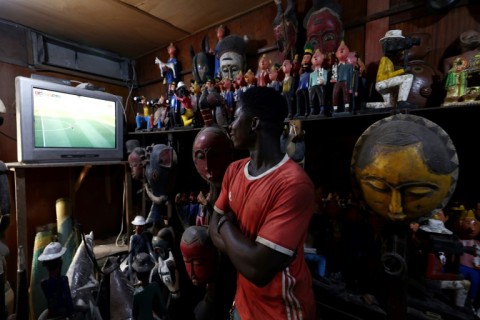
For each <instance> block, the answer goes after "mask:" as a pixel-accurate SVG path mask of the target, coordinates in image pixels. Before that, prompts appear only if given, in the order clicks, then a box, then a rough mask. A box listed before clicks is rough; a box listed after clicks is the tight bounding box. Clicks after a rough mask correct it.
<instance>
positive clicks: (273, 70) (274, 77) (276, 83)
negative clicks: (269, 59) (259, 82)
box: [267, 64, 282, 92]
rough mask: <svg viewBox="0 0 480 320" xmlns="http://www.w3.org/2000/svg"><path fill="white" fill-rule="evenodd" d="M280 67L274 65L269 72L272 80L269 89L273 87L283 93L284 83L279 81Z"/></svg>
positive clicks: (268, 85)
mask: <svg viewBox="0 0 480 320" xmlns="http://www.w3.org/2000/svg"><path fill="white" fill-rule="evenodd" d="M279 70H280V66H279V65H278V64H273V65H272V66H271V67H270V70H269V71H268V78H269V79H270V83H268V84H267V87H271V88H273V89H275V90H277V91H278V92H281V90H280V89H281V87H282V82H281V81H280V80H279V74H278V72H279Z"/></svg>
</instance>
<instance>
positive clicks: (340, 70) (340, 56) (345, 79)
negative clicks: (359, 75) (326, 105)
mask: <svg viewBox="0 0 480 320" xmlns="http://www.w3.org/2000/svg"><path fill="white" fill-rule="evenodd" d="M349 54H350V50H349V49H348V47H347V45H346V44H345V42H343V41H342V42H341V43H340V46H339V47H338V49H337V52H336V53H335V56H336V57H337V60H338V61H337V63H336V64H334V66H333V68H332V79H331V80H330V82H332V83H334V85H333V96H332V103H333V110H332V112H333V113H335V112H337V111H339V110H338V106H339V102H340V101H342V102H343V105H344V110H345V112H349V111H350V100H351V97H352V92H353V85H354V84H355V79H354V68H353V64H351V63H349V62H348V57H349Z"/></svg>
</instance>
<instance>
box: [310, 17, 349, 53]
mask: <svg viewBox="0 0 480 320" xmlns="http://www.w3.org/2000/svg"><path fill="white" fill-rule="evenodd" d="M342 32H343V30H342V22H341V21H340V18H339V16H338V15H337V14H335V13H334V12H333V11H332V10H330V9H328V8H323V9H320V10H317V11H315V12H313V13H312V14H311V16H310V17H309V18H308V21H307V42H308V43H310V44H311V45H312V46H313V49H314V50H316V49H320V50H321V51H322V52H324V53H329V52H335V51H336V50H337V48H338V45H339V44H340V41H341V38H342Z"/></svg>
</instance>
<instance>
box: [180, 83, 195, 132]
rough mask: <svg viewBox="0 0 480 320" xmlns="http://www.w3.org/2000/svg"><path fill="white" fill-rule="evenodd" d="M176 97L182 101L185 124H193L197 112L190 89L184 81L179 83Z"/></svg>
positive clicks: (182, 116)
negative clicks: (194, 109) (195, 111)
mask: <svg viewBox="0 0 480 320" xmlns="http://www.w3.org/2000/svg"><path fill="white" fill-rule="evenodd" d="M176 98H177V101H178V102H180V103H181V106H180V117H181V118H182V123H183V126H184V127H188V126H192V125H193V120H194V116H195V114H194V112H193V106H192V101H191V99H190V91H189V90H188V88H187V86H186V85H185V83H183V81H180V82H179V83H178V85H177V91H176Z"/></svg>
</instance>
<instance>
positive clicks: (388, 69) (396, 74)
mask: <svg viewBox="0 0 480 320" xmlns="http://www.w3.org/2000/svg"><path fill="white" fill-rule="evenodd" d="M406 39H407V38H405V37H404V36H403V35H402V30H389V31H387V32H386V33H385V37H383V38H381V39H380V43H381V45H382V49H383V53H384V56H383V57H382V58H381V59H380V64H379V66H378V71H377V80H376V83H375V89H376V90H377V91H378V92H379V93H380V94H381V95H382V97H383V101H384V102H383V107H384V108H397V109H403V108H414V107H415V106H414V105H412V104H411V103H409V102H408V101H407V98H408V95H409V93H410V88H411V87H412V83H413V74H409V73H405V69H404V68H400V69H395V66H394V64H393V60H395V58H396V56H397V55H399V54H401V53H402V52H404V51H405V49H407V47H408V44H407V42H406ZM407 41H408V40H407ZM397 90H398V92H397ZM395 97H397V98H396V99H395Z"/></svg>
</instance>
